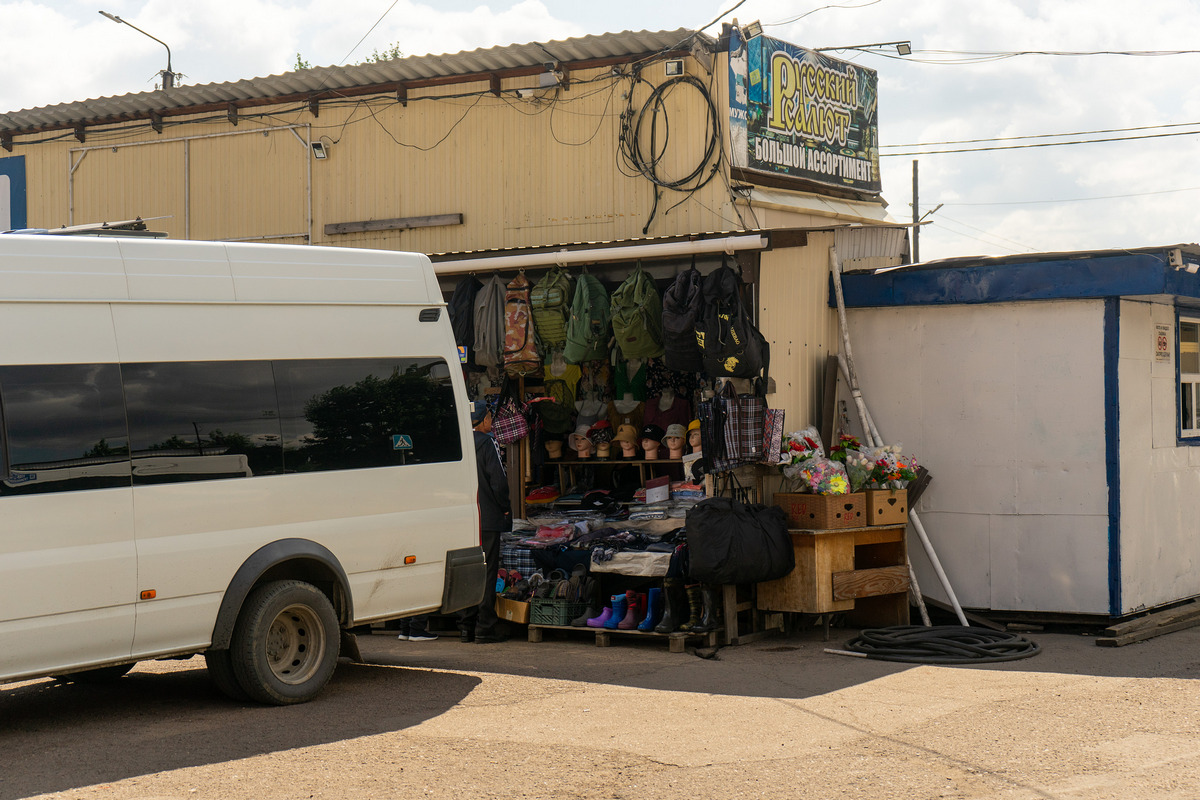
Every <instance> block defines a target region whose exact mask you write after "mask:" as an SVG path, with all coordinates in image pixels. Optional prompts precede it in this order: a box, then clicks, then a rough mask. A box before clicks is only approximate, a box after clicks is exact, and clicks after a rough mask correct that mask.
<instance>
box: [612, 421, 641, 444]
mask: <svg viewBox="0 0 1200 800" xmlns="http://www.w3.org/2000/svg"><path fill="white" fill-rule="evenodd" d="M615 438H616V440H617V441H618V442H629V443H630V444H637V440H638V432H637V428H635V427H633V426H632V425H618V426H617V435H616V437H615Z"/></svg>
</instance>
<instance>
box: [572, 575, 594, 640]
mask: <svg viewBox="0 0 1200 800" xmlns="http://www.w3.org/2000/svg"><path fill="white" fill-rule="evenodd" d="M579 595H580V599H581V600H582V601H583V602H584V603H586V604H587V606H586V608H585V610H584V612H583V613H582V614H580V615H579V616H578V617H576V618H575V619H573V620H571V627H572V628H586V627H587V626H588V620H589V619H592V618H593V617H598V616H600V603H601V599H600V584H599V583H598V582H597V581H596V579H595V578H584V580H583V585H582V588H580V590H579Z"/></svg>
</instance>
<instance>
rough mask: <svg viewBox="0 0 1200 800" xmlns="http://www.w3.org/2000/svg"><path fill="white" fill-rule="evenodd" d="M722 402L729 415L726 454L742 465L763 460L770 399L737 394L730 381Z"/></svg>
mask: <svg viewBox="0 0 1200 800" xmlns="http://www.w3.org/2000/svg"><path fill="white" fill-rule="evenodd" d="M720 402H721V407H722V410H723V411H724V417H725V453H726V455H727V456H728V457H729V458H730V459H732V460H733V461H734V462H736V463H738V464H751V463H754V462H756V461H761V460H762V457H763V418H764V414H765V412H766V410H767V402H766V401H765V400H764V399H763V398H761V397H759V396H758V395H753V394H742V395H739V394H735V393H734V390H733V386H732V384H731V383H729V382H726V384H725V388H724V389H723V390H722V393H721V397H720ZM780 435H781V436H782V431H781V432H780Z"/></svg>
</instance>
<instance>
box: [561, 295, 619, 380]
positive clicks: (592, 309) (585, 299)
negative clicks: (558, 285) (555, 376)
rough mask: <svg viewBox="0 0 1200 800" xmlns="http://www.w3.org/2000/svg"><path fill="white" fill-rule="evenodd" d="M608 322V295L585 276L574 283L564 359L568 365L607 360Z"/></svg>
mask: <svg viewBox="0 0 1200 800" xmlns="http://www.w3.org/2000/svg"><path fill="white" fill-rule="evenodd" d="M609 321H610V320H609V310H608V292H606V291H604V286H602V285H601V283H600V281H598V280H597V279H596V278H595V277H594V276H592V275H589V274H588V273H587V272H584V273H583V274H582V275H580V276H579V280H577V281H575V297H574V298H573V299H572V300H571V318H570V319H569V320H568V321H567V344H566V347H564V348H563V358H564V359H565V360H566V361H567V362H568V363H571V364H582V363H583V362H585V361H598V360H601V359H605V358H607V357H608V331H609Z"/></svg>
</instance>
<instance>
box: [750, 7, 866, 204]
mask: <svg viewBox="0 0 1200 800" xmlns="http://www.w3.org/2000/svg"><path fill="white" fill-rule="evenodd" d="M729 129H730V132H731V137H732V156H733V164H734V166H735V167H741V168H743V169H749V170H754V171H756V172H765V173H770V174H775V175H786V176H789V177H793V178H800V179H803V180H806V181H813V182H816V183H821V184H825V185H828V186H837V187H841V188H848V189H853V190H855V191H860V192H867V193H871V194H878V193H879V192H880V190H881V187H880V182H879V144H878V142H879V139H878V134H879V124H878V76H877V75H876V73H875V71H874V70H872V69H868V68H866V67H862V66H859V65H858V64H852V63H850V62H848V61H841V60H839V59H836V58H830V57H828V56H826V55H824V54H823V53H818V52H816V51H815V50H808V49H805V48H803V47H797V46H796V45H793V44H788V43H787V42H781V41H779V40H777V39H771V38H769V37H767V36H755V37H753V38H751V39H749V40H743V39H742V38H741V35H740V32H739V30H738V29H737V28H734V29H733V31H732V33H731V35H730V37H729Z"/></svg>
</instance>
